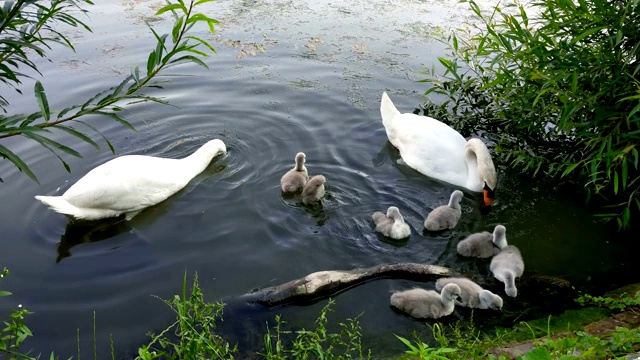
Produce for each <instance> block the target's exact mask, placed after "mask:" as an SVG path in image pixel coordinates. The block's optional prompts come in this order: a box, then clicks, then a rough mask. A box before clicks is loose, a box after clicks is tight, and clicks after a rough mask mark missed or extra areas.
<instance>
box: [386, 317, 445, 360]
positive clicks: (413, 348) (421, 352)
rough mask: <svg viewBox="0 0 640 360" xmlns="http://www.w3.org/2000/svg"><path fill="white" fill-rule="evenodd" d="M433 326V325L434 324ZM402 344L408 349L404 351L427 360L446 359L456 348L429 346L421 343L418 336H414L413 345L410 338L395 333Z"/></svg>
mask: <svg viewBox="0 0 640 360" xmlns="http://www.w3.org/2000/svg"><path fill="white" fill-rule="evenodd" d="M434 326H435V325H434ZM395 337H397V338H398V340H400V341H401V342H402V343H403V344H405V345H406V346H407V347H408V348H409V350H407V351H405V353H407V354H409V355H412V356H417V357H418V358H419V359H423V360H427V359H440V360H448V359H450V358H451V356H452V355H453V354H451V353H453V352H456V351H457V350H456V349H452V348H448V347H440V348H431V347H429V345H428V344H425V343H423V342H422V341H421V340H420V339H419V338H418V337H416V338H415V340H414V341H415V345H414V344H412V343H411V340H408V339H405V338H403V337H401V336H398V335H395Z"/></svg>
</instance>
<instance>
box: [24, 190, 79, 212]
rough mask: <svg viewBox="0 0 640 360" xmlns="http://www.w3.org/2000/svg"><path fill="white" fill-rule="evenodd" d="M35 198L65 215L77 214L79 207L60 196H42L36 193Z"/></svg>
mask: <svg viewBox="0 0 640 360" xmlns="http://www.w3.org/2000/svg"><path fill="white" fill-rule="evenodd" d="M35 198H36V200H38V201H40V202H42V203H43V204H45V205H47V206H48V207H49V208H51V210H53V211H55V212H57V213H60V214H65V215H71V216H76V217H77V216H78V214H79V213H80V209H79V208H77V207H75V206H73V205H71V204H70V203H69V202H68V201H67V200H65V199H63V198H62V197H61V196H42V195H36V196H35Z"/></svg>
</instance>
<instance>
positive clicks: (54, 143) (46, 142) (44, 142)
mask: <svg viewBox="0 0 640 360" xmlns="http://www.w3.org/2000/svg"><path fill="white" fill-rule="evenodd" d="M24 136H26V137H28V138H31V139H32V140H35V141H37V142H39V143H40V145H50V146H53V147H54V148H56V149H58V150H60V151H63V152H65V153H67V154H69V155H73V156H75V157H79V158H81V157H82V155H80V153H79V152H77V151H75V150H73V149H72V148H70V147H68V146H65V145H62V144H60V143H59V142H57V141H54V140H51V139H49V138H47V137H44V136H40V135H38V134H34V133H24Z"/></svg>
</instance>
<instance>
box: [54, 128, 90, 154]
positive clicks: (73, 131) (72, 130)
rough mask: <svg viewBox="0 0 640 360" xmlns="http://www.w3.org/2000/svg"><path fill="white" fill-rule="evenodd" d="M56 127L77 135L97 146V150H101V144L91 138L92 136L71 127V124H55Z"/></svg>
mask: <svg viewBox="0 0 640 360" xmlns="http://www.w3.org/2000/svg"><path fill="white" fill-rule="evenodd" d="M54 128H56V129H58V130H62V131H64V132H66V133H69V134H71V135H73V136H75V137H77V138H78V139H80V140H82V141H84V142H86V143H88V144H90V145H91V146H93V147H94V148H96V150H100V146H99V145H98V144H97V143H96V142H95V141H93V140H91V138H90V137H88V136H87V135H85V134H83V133H81V132H80V131H78V130H76V129H74V128H72V127H70V126H64V125H55V126H54Z"/></svg>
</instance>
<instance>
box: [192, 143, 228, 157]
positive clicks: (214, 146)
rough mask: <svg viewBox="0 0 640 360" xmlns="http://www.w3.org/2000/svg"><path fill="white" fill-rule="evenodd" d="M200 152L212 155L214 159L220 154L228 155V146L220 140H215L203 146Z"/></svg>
mask: <svg viewBox="0 0 640 360" xmlns="http://www.w3.org/2000/svg"><path fill="white" fill-rule="evenodd" d="M198 151H202V152H203V153H206V154H211V158H214V157H215V156H217V155H220V154H226V153H227V146H226V145H225V144H224V142H223V141H222V140H220V139H213V140H210V141H208V142H207V143H206V144H204V145H202V147H200V149H199V150H198Z"/></svg>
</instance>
